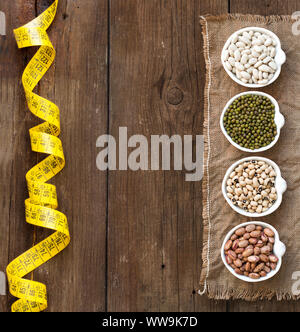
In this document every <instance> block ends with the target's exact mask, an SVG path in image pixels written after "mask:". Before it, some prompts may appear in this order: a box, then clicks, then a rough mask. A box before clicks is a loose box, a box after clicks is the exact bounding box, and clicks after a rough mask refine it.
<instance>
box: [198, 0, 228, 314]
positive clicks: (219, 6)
mask: <svg viewBox="0 0 300 332" xmlns="http://www.w3.org/2000/svg"><path fill="white" fill-rule="evenodd" d="M195 3H196V7H195V42H196V45H197V47H196V59H197V60H196V61H197V63H198V65H197V74H198V77H197V82H198V84H199V88H198V89H199V91H198V93H199V100H200V108H199V120H198V121H201V124H202V123H203V111H202V110H203V108H204V88H205V74H206V69H205V61H204V56H203V39H202V35H201V27H200V24H199V20H198V18H199V16H200V15H206V14H211V15H220V14H226V13H228V1H227V0H214V1H196V2H195ZM201 129H202V127H201ZM198 190H201V189H200V187H199V188H198ZM199 207H201V212H200V213H199V215H198V216H197V218H196V225H197V227H198V228H197V229H198V231H197V234H198V236H199V238H200V239H202V197H201V196H199ZM198 246H199V247H198V249H197V251H196V256H197V262H196V266H195V267H196V274H197V278H198V281H199V279H200V268H201V264H202V256H201V255H199V254H198V253H201V248H202V241H199V243H198ZM198 267H199V268H198ZM194 301H195V311H196V312H202V311H205V312H206V311H208V312H209V311H226V308H227V307H226V301H213V300H209V299H208V298H207V297H206V296H199V295H198V294H195V295H194Z"/></svg>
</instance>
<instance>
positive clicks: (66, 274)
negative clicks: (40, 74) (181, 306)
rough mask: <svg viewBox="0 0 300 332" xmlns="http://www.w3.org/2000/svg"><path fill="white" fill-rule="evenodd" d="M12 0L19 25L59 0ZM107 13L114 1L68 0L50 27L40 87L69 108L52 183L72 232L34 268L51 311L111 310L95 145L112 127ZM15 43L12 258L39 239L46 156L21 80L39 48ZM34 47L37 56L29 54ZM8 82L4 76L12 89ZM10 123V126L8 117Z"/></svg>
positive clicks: (102, 177) (9, 131)
mask: <svg viewBox="0 0 300 332" xmlns="http://www.w3.org/2000/svg"><path fill="white" fill-rule="evenodd" d="M1 2H3V3H4V1H1ZM5 3H6V2H5ZM9 3H11V4H10V5H9V6H8V4H6V7H9V8H8V9H9V13H10V16H11V17H14V16H13V15H11V14H12V13H15V12H16V13H17V14H18V13H19V16H18V15H17V17H18V18H19V19H18V21H17V22H13V23H14V27H17V26H19V25H20V24H21V23H22V24H23V23H26V22H28V21H29V20H31V19H33V18H34V17H35V16H36V14H39V13H41V12H42V11H43V10H44V9H46V8H47V7H48V6H49V5H50V4H51V3H52V1H51V0H48V1H45V0H44V1H39V0H37V1H28V0H27V1H26V2H24V1H21V0H20V1H17V3H16V4H15V5H13V4H12V3H13V2H9ZM21 3H23V4H21ZM36 10H37V13H36V12H35V11H36ZM107 18H108V6H107V1H97V0H79V1H76V2H74V1H71V0H68V1H60V3H59V9H58V13H57V17H56V19H55V22H54V24H53V26H52V27H51V28H50V29H49V35H50V39H51V40H52V42H53V44H54V46H55V48H56V51H57V57H56V60H55V63H54V65H53V66H52V68H51V69H50V70H49V72H48V73H47V75H46V76H45V77H44V78H43V80H42V81H41V83H40V84H39V87H38V88H37V91H38V93H39V94H41V95H42V96H43V97H46V98H48V99H49V100H51V101H53V102H55V103H56V104H57V105H59V107H60V110H61V122H62V134H61V138H62V141H63V145H64V150H65V154H66V160H67V165H66V168H65V169H64V170H63V171H62V172H61V173H60V174H59V175H58V176H56V177H55V178H54V179H53V180H52V181H51V182H52V183H53V184H55V185H56V186H57V191H58V197H59V203H60V206H59V210H61V211H63V212H64V213H66V215H67V216H68V219H69V224H70V231H71V235H72V242H71V245H70V246H69V247H68V248H67V249H66V250H65V251H64V252H63V253H61V254H60V255H59V256H58V257H56V258H54V259H53V260H51V261H50V262H49V263H47V264H45V265H44V266H42V267H40V268H39V269H38V270H36V271H35V272H34V278H35V280H38V281H41V282H44V283H45V284H46V285H47V287H48V296H49V299H48V300H49V309H48V311H104V310H105V302H106V294H105V285H106V280H105V266H106V252H105V243H106V241H105V234H106V231H105V230H106V202H107V193H106V174H101V173H99V172H98V171H97V169H96V163H95V160H96V155H97V151H96V147H95V144H96V139H97V136H98V135H99V134H101V133H105V131H106V128H107V57H106V56H107V31H108V28H107V27H108V24H107ZM10 34H11V31H10ZM11 38H12V37H11ZM11 43H12V45H13V43H14V41H11ZM10 49H11V53H7V60H6V61H7V64H8V65H10V67H11V69H9V68H7V69H6V70H7V73H8V74H7V77H11V80H10V82H9V83H10V87H14V89H16V88H15V87H17V88H18V90H17V91H16V92H15V91H14V90H12V91H9V92H7V96H8V97H10V100H9V103H10V105H11V106H10V107H7V108H6V110H5V112H6V113H5V114H6V117H8V116H9V114H11V112H12V107H13V110H14V113H13V114H14V116H13V121H11V122H12V123H11V126H9V125H6V124H5V125H6V137H9V140H7V142H5V143H6V145H7V147H6V148H5V149H6V150H8V151H9V150H10V151H14V153H13V155H12V156H11V157H10V159H13V160H12V161H10V164H9V163H7V166H6V167H5V168H1V170H2V169H3V170H4V171H5V172H8V171H10V172H12V174H11V177H10V178H9V177H6V179H7V180H5V181H7V185H6V187H7V186H8V185H9V184H10V182H9V181H13V182H12V183H13V184H12V189H11V196H12V197H11V198H10V199H11V208H10V234H11V238H10V255H9V256H10V258H14V257H15V256H16V255H17V254H20V253H21V252H22V251H24V250H26V249H28V248H29V247H31V245H32V241H33V234H34V230H33V228H32V226H29V225H28V226H27V225H26V224H25V219H24V199H25V198H26V197H27V195H28V194H27V189H26V184H25V173H26V171H27V170H28V169H29V168H30V167H31V166H33V165H34V164H35V163H36V161H37V160H40V159H41V158H42V156H37V154H35V153H32V152H31V151H30V142H29V139H28V129H29V128H30V127H32V126H34V125H35V124H37V123H38V122H39V121H38V120H37V119H35V118H34V117H33V116H32V115H31V114H30V113H29V112H28V110H27V108H26V105H25V99H24V94H23V92H22V87H21V85H20V84H19V85H17V84H16V82H20V79H21V70H23V69H24V68H25V65H26V63H27V62H28V60H29V59H30V57H31V56H32V54H33V53H32V52H33V51H32V50H28V51H26V50H22V51H16V50H15V49H14V47H13V46H11V47H10ZM27 52H29V54H30V56H28V55H27V56H26V54H28V53H27ZM12 54H13V56H12ZM12 59H19V60H18V61H19V62H20V63H18V62H17V66H16V64H15V62H14V61H15V60H14V61H13V60H12ZM7 67H8V66H7ZM9 70H10V71H9ZM6 84H7V83H6V82H5V81H2V87H4V91H6V90H5V89H7V87H6ZM15 95H16V96H15ZM13 98H15V99H16V101H15V100H14V99H13ZM18 104H19V106H18ZM2 116H4V115H3V113H2V114H1V117H2ZM24 119H25V121H24ZM1 123H2V122H1ZM7 123H8V124H10V122H9V121H8V120H7ZM1 137H2V132H1ZM11 142H13V143H11ZM4 147H5V145H4ZM2 148H3V145H2ZM11 163H13V167H11ZM6 214H8V212H7V213H6ZM1 226H2V225H1ZM35 232H36V237H37V239H36V241H40V240H42V239H44V238H45V237H46V236H47V235H49V232H48V231H45V230H43V229H41V228H37V229H36V230H35ZM4 234H5V233H4ZM1 245H2V244H1ZM1 249H2V247H1ZM3 250H5V248H3Z"/></svg>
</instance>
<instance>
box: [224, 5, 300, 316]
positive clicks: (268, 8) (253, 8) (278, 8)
mask: <svg viewBox="0 0 300 332" xmlns="http://www.w3.org/2000/svg"><path fill="white" fill-rule="evenodd" d="M230 3H231V6H230V10H231V12H232V13H244V14H249V13H250V14H257V15H291V14H292V13H293V12H295V11H297V10H299V9H300V1H299V0H285V1H282V0H277V1H272V0H261V1H256V0H243V1H240V0H231V1H230ZM299 310H300V303H299V301H298V302H296V301H292V302H287V301H283V302H278V301H276V300H274V301H260V302H255V303H248V302H245V301H231V302H230V305H229V311H233V312H237V311H241V312H243V311H246V312H251V311H258V312H261V311H266V312H269V311H270V312H281V311H287V312H294V311H296V312H298V311H299Z"/></svg>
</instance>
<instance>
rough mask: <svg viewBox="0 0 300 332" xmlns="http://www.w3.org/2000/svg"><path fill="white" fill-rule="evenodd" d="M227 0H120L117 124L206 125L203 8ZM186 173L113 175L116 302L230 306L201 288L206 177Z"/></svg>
mask: <svg viewBox="0 0 300 332" xmlns="http://www.w3.org/2000/svg"><path fill="white" fill-rule="evenodd" d="M225 3H226V4H225ZM209 10H212V11H215V12H218V10H219V11H220V12H222V11H223V10H224V11H225V12H226V11H227V2H226V1H181V0H176V1H174V0H168V1H160V0H153V1H147V0H139V1H135V0H128V1H122V0H113V1H111V24H110V25H111V37H110V41H111V57H110V63H111V65H110V77H111V81H110V133H111V134H112V135H114V136H115V137H117V136H118V128H119V126H127V127H128V135H129V136H130V135H132V134H143V135H145V136H146V137H148V138H150V136H151V135H155V134H159V135H162V134H166V135H168V136H172V135H175V134H178V135H185V134H193V135H196V134H200V133H201V132H202V122H203V114H202V112H201V109H202V107H203V98H202V96H203V95H202V91H203V85H204V70H203V68H204V62H203V55H202V45H201V39H202V38H201V31H200V27H199V16H200V14H201V13H203V14H205V13H207V12H209ZM184 173H185V172H172V171H171V172H147V173H145V172H144V173H142V172H137V173H134V172H114V173H110V175H109V234H108V244H109V246H108V250H109V251H108V270H109V274H108V310H110V311H153V310H154V311H155V310H158V311H194V310H200V309H203V310H204V309H205V308H206V309H208V310H224V309H225V306H224V304H216V303H215V302H214V301H208V300H207V299H205V298H199V297H198V296H197V295H195V291H196V290H197V289H198V282H199V272H200V267H201V260H200V257H201V215H202V206H201V183H189V182H186V181H185V174H184Z"/></svg>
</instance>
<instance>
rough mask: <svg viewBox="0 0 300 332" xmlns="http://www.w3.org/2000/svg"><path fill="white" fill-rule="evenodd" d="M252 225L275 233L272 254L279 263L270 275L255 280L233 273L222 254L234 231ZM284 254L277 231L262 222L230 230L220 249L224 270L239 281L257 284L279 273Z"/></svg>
mask: <svg viewBox="0 0 300 332" xmlns="http://www.w3.org/2000/svg"><path fill="white" fill-rule="evenodd" d="M253 224H254V225H257V226H262V227H263V228H270V229H271V230H272V231H273V232H274V233H275V244H274V249H273V253H274V255H275V256H277V258H278V259H279V261H278V263H277V268H276V270H274V271H271V272H270V273H268V275H267V276H266V277H262V278H260V279H257V280H255V279H251V278H249V277H246V276H242V275H239V274H237V273H235V272H234V270H233V269H232V268H231V266H229V265H228V263H227V262H226V258H225V252H224V248H225V245H226V243H227V241H229V240H230V238H231V236H232V235H233V234H234V233H235V231H236V230H238V229H239V228H241V227H246V226H248V225H253ZM285 252H286V246H285V245H284V244H283V243H282V242H281V241H280V238H279V234H278V232H277V230H276V229H275V228H274V227H273V226H271V225H269V224H266V223H264V222H260V221H252V222H247V223H244V224H241V225H239V226H237V227H235V228H234V229H232V230H231V231H230V232H229V233H228V234H227V235H226V237H225V240H224V242H223V245H222V249H221V257H222V260H223V263H224V265H225V266H226V268H227V269H228V270H229V271H230V273H231V274H233V275H234V276H235V277H236V278H238V279H240V280H243V281H245V282H250V283H257V282H263V281H266V280H268V279H271V278H273V277H274V276H275V275H276V274H277V273H278V272H279V270H280V268H281V265H282V257H283V256H284V254H285Z"/></svg>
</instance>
